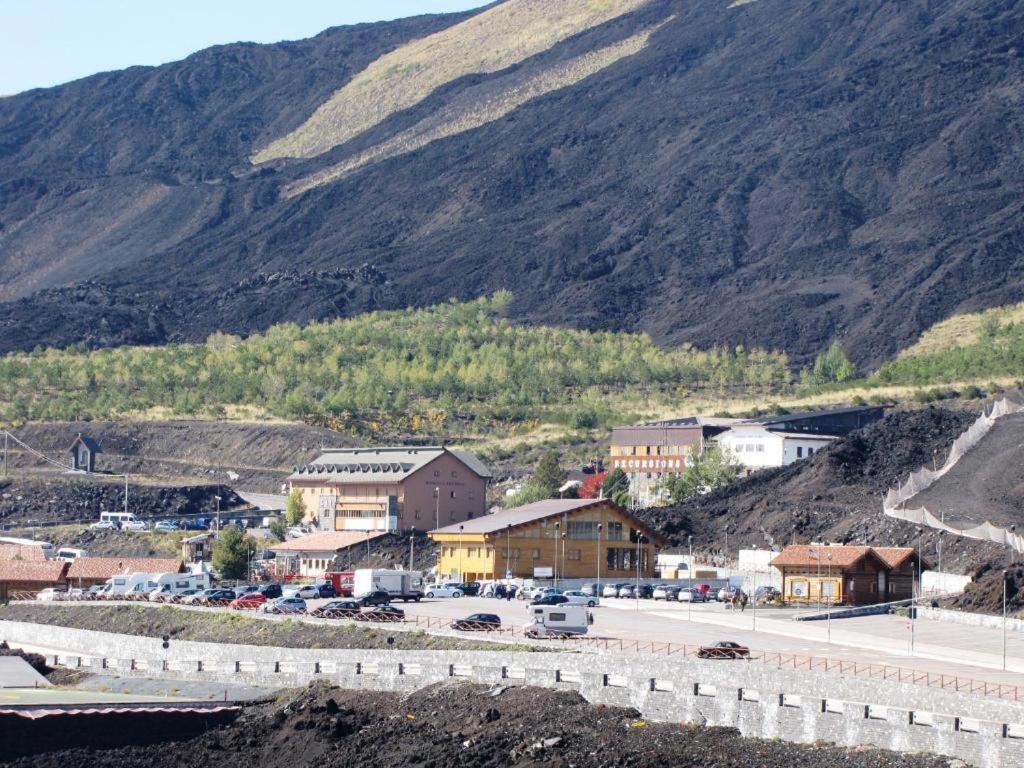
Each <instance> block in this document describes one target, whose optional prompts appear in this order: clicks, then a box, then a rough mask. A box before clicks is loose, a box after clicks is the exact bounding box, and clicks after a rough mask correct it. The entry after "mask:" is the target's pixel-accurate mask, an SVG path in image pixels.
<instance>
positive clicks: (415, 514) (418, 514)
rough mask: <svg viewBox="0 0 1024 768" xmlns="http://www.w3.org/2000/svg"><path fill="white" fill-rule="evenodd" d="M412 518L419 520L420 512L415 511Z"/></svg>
mask: <svg viewBox="0 0 1024 768" xmlns="http://www.w3.org/2000/svg"><path fill="white" fill-rule="evenodd" d="M413 517H415V518H416V519H417V520H419V519H420V511H419V510H418V509H417V510H416V512H415V513H414V514H413Z"/></svg>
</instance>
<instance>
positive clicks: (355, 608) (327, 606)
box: [309, 599, 359, 619]
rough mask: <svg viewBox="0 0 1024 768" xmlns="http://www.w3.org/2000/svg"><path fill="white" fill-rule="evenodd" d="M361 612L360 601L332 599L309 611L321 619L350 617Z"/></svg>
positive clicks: (311, 614)
mask: <svg viewBox="0 0 1024 768" xmlns="http://www.w3.org/2000/svg"><path fill="white" fill-rule="evenodd" d="M358 613H359V603H357V602H356V601H355V600H348V599H346V600H332V601H331V602H329V603H324V604H323V605H321V606H320V607H319V608H314V609H313V610H312V611H310V612H309V615H310V616H317V617H319V618H321V619H350V618H353V617H355V616H356V615H357V614H358Z"/></svg>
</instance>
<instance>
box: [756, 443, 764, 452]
mask: <svg viewBox="0 0 1024 768" xmlns="http://www.w3.org/2000/svg"><path fill="white" fill-rule="evenodd" d="M757 452H758V453H764V443H758V444H757Z"/></svg>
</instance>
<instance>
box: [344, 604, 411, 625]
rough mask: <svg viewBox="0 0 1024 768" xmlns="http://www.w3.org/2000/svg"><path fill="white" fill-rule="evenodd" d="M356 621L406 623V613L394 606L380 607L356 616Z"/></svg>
mask: <svg viewBox="0 0 1024 768" xmlns="http://www.w3.org/2000/svg"><path fill="white" fill-rule="evenodd" d="M354 618H355V620H356V621H385V622H390V621H396V622H397V621H405V611H403V610H402V609H401V608H395V607H394V606H393V605H378V606H375V607H373V608H370V609H368V610H365V611H363V612H362V613H357V614H356V615H355V616H354Z"/></svg>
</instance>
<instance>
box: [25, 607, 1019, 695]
mask: <svg viewBox="0 0 1024 768" xmlns="http://www.w3.org/2000/svg"><path fill="white" fill-rule="evenodd" d="M10 599H11V601H12V602H38V601H36V593H28V592H12V593H11V596H10ZM54 602H56V603H60V604H65V605H66V604H69V603H76V602H82V603H101V604H102V603H105V602H109V603H114V604H116V603H120V602H148V600H147V599H146V598H144V597H143V598H135V599H131V598H128V599H126V596H124V595H115V596H113V597H111V598H106V599H89V598H83V599H71V600H66V599H65V600H57V601H54ZM228 603H229V601H226V600H225V601H213V602H206V603H202V604H198V603H194V604H189V605H188V607H190V608H197V609H201V608H224V607H227V606H228ZM149 604H150V605H159V604H160V603H149ZM249 610H252V609H249ZM257 615H258V614H257ZM283 615H293V616H295V617H296V618H299V619H302V618H315V619H328V620H339V621H343V620H347V621H353V622H365V623H370V624H390V625H395V624H399V625H401V626H402V627H415V628H417V629H423V630H427V631H430V630H434V631H437V630H449V631H454V632H486V633H487V634H488V636H489V637H499V638H508V639H510V640H519V641H525V642H531V643H536V642H537V641H536V638H533V637H530V636H529V635H527V634H526V633H525V632H524V630H523V629H522V628H521V627H517V626H515V625H513V624H492V623H490V622H468V621H466V620H464V619H449V618H442V617H437V616H406V615H404V614H396V613H391V612H386V611H375V610H364V611H360V612H358V613H355V612H352V611H347V610H338V611H328V612H323V611H320V612H319V613H315V612H310V613H307V614H283ZM538 644H539V645H542V647H549V648H550V647H556V648H561V649H565V650H579V651H583V650H592V651H603V652H616V653H646V654H653V655H659V656H693V657H697V658H702V657H704V656H706V652H705V654H704V656H702V654H701V649H702V648H705V649H706V646H701V645H692V644H689V643H666V642H659V641H655V640H625V639H621V638H610V637H594V636H591V635H572V634H565V635H561V636H558V637H553V638H547V639H545V640H544V641H543V643H538ZM738 661H742V662H747V663H756V664H763V665H765V666H768V667H773V668H775V669H793V670H812V671H814V670H816V671H820V672H827V673H835V674H840V675H848V676H853V677H858V678H863V679H875V680H884V681H890V682H899V683H910V684H913V685H921V686H925V687H928V688H939V689H942V690H950V691H956V692H958V693H969V694H973V695H980V696H986V697H992V698H997V699H1005V700H1008V701H1024V688H1022V687H1021V686H1016V685H1005V684H1001V683H990V682H988V681H985V680H976V679H973V678H969V677H960V676H959V675H946V674H941V673H935V672H927V671H924V670H919V669H912V668H907V667H897V666H892V665H889V664H871V663H863V662H857V661H847V660H843V659H829V658H826V657H823V656H804V655H800V654H791V653H777V652H770V651H753V650H751V651H750V653H749V655H748V656H744V657H743V658H742V659H741V660H738Z"/></svg>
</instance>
